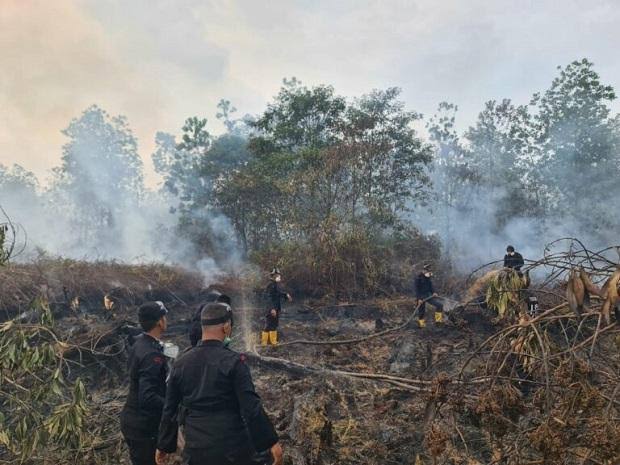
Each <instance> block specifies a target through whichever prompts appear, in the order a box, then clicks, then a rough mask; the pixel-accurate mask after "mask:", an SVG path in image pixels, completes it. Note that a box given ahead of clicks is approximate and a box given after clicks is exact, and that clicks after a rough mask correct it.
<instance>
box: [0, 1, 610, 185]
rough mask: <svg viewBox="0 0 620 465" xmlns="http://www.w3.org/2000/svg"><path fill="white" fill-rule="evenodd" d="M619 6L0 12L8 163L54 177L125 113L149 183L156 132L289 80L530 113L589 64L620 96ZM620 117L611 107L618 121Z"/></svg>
mask: <svg viewBox="0 0 620 465" xmlns="http://www.w3.org/2000/svg"><path fill="white" fill-rule="evenodd" d="M618 3H620V2H619V0H557V1H551V0H414V1H395V0H394V1H390V0H382V1H362V0H355V1H354V0H350V1H338V0H330V1H316V0H315V1H310V0H307V1H301V0H298V1H294V0H243V1H242V0H239V1H233V0H228V1H226V0H220V1H217V0H212V1H209V0H0V64H1V68H0V69H1V71H0V163H3V164H5V165H6V164H12V163H14V162H17V163H20V164H21V165H23V166H24V167H26V168H28V169H30V170H33V171H34V172H35V173H36V174H37V175H38V176H39V177H41V178H45V176H46V174H47V173H48V171H49V169H50V168H51V167H53V166H55V165H57V164H58V162H59V158H60V154H61V146H62V144H63V143H64V141H65V138H64V136H63V135H62V134H61V133H60V131H61V130H62V129H63V128H65V127H66V126H67V125H68V123H69V121H70V120H71V118H73V117H76V116H79V115H80V113H81V112H82V111H83V110H84V109H85V108H87V107H88V106H89V105H91V104H94V103H96V104H98V105H99V106H101V107H103V108H104V109H106V110H107V111H108V112H109V113H111V114H114V115H115V114H123V115H125V116H127V117H128V119H129V123H130V125H131V127H132V129H133V131H134V133H135V135H136V136H137V138H138V142H139V148H140V153H141V155H142V156H143V158H144V159H145V166H146V168H147V175H148V179H149V180H150V182H151V183H153V182H154V181H155V180H156V178H155V177H154V176H153V175H152V166H151V162H150V154H151V152H152V149H153V140H154V135H155V132H156V131H159V130H163V131H167V132H173V133H178V131H179V128H180V127H181V125H182V123H183V120H184V119H185V118H186V117H188V116H193V115H198V116H206V117H208V118H209V120H210V122H211V125H210V126H211V128H212V130H213V131H215V132H218V131H221V126H220V125H219V124H218V123H217V122H216V120H215V113H216V104H217V102H218V101H219V100H220V98H227V99H229V100H231V101H232V102H233V104H234V105H235V106H236V107H237V108H238V109H239V113H258V112H260V111H261V110H262V109H263V108H264V106H265V104H266V103H267V102H268V101H269V100H270V99H271V98H272V96H273V95H274V94H275V93H276V92H277V90H278V88H279V86H280V83H281V80H282V78H283V77H291V76H296V77H297V78H299V79H300V80H301V81H302V82H304V83H305V84H310V85H311V84H318V83H328V84H332V85H334V87H335V88H336V90H337V91H338V92H340V93H342V94H345V95H358V94H360V93H364V92H367V91H369V90H371V89H373V88H384V87H388V86H399V87H401V88H402V89H403V98H404V100H405V101H406V102H407V104H408V106H409V108H410V109H412V110H417V111H420V112H422V113H424V114H425V115H427V116H430V115H431V114H432V113H433V111H434V109H435V108H436V105H437V103H438V102H440V101H442V100H447V101H450V102H454V103H456V104H458V105H459V107H460V114H461V116H460V125H461V127H466V126H467V125H468V124H470V123H471V122H472V121H473V120H474V119H475V116H476V114H477V112H478V111H479V110H480V109H481V108H482V106H483V103H484V102H485V101H486V100H489V99H493V98H503V97H510V98H512V99H513V100H515V101H517V102H519V103H526V102H527V101H528V99H529V96H530V95H531V94H532V93H533V92H535V91H539V90H544V89H545V88H546V87H547V86H548V85H549V83H550V81H551V79H552V78H553V77H554V75H555V74H556V69H555V68H556V66H557V65H564V64H566V63H568V62H570V61H572V60H574V59H578V58H582V57H588V58H589V59H591V60H592V61H594V63H595V65H596V69H597V71H598V72H599V73H600V74H601V75H602V78H603V81H604V82H606V83H609V84H611V85H613V86H614V87H615V88H616V89H617V90H619V91H620V59H619V58H618V57H619V56H620V55H619V54H618V47H617V46H618V43H619V42H620V28H619V27H618V25H619V24H620V8H618ZM617 108H618V106H615V109H617Z"/></svg>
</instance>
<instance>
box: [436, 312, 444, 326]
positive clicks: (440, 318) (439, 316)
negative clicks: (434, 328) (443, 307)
mask: <svg viewBox="0 0 620 465" xmlns="http://www.w3.org/2000/svg"><path fill="white" fill-rule="evenodd" d="M435 323H443V313H442V312H435Z"/></svg>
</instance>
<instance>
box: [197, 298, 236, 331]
mask: <svg viewBox="0 0 620 465" xmlns="http://www.w3.org/2000/svg"><path fill="white" fill-rule="evenodd" d="M232 319H233V316H232V308H230V305H228V304H227V303H225V302H213V303H207V304H204V305H203V306H202V310H200V324H201V325H202V326H215V325H220V324H222V323H226V322H227V321H230V322H231V323H232Z"/></svg>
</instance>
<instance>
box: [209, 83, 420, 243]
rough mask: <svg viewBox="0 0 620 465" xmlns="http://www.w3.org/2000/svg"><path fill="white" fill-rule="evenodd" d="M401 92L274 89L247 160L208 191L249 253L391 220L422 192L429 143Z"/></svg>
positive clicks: (391, 223)
mask: <svg viewBox="0 0 620 465" xmlns="http://www.w3.org/2000/svg"><path fill="white" fill-rule="evenodd" d="M398 95H399V90H398V89H388V90H386V91H375V92H373V93H371V94H369V95H365V96H362V97H361V98H359V99H357V100H355V101H354V102H352V103H347V102H346V100H345V99H344V98H342V97H340V96H337V95H335V93H334V90H333V88H331V87H328V86H319V87H315V88H312V89H308V88H306V87H303V86H301V85H300V84H299V83H298V82H294V83H289V84H288V85H286V86H285V87H283V88H282V90H281V91H280V94H278V96H277V97H276V99H275V101H274V102H273V103H272V104H270V105H269V106H268V109H267V111H266V112H265V113H264V114H263V115H262V116H261V117H260V118H259V119H258V120H257V121H256V122H255V123H253V126H254V127H255V128H256V129H257V130H258V133H257V135H255V136H254V137H252V138H251V139H250V141H249V150H250V152H251V155H252V157H251V159H250V161H249V162H248V163H247V165H244V166H243V167H241V169H239V171H238V172H237V173H235V174H233V175H232V176H231V177H230V178H229V179H228V180H227V182H226V183H222V187H223V189H221V190H216V193H215V194H216V199H217V201H218V206H219V207H220V208H221V210H222V211H223V212H224V213H226V214H227V215H228V216H229V217H230V218H231V220H232V221H233V224H234V225H235V226H236V227H237V230H238V232H239V235H240V237H242V238H243V241H244V244H245V245H246V247H247V249H249V250H258V249H261V248H262V247H264V246H268V245H270V244H271V243H273V242H276V241H280V240H288V239H294V240H296V241H309V242H310V243H315V244H316V243H317V241H318V240H319V239H318V238H319V237H320V236H321V235H335V234H336V233H337V232H338V230H339V229H340V230H344V231H348V232H351V230H352V228H353V227H357V225H360V224H361V225H366V226H369V227H373V226H379V225H380V226H383V227H391V226H395V225H396V224H398V223H399V221H400V218H401V217H400V213H402V212H404V211H406V210H407V209H408V208H409V207H410V206H411V205H413V203H414V202H416V201H422V200H424V199H425V198H426V195H427V187H428V184H429V180H428V177H427V175H426V174H425V171H424V169H425V166H426V165H427V164H428V163H429V162H430V160H431V152H430V147H429V146H428V145H427V144H425V143H424V142H422V140H421V139H419V138H418V137H417V135H416V132H415V130H414V129H413V128H412V125H413V123H415V122H416V121H417V120H418V119H419V117H420V116H419V115H418V114H416V113H412V112H407V111H405V110H404V108H403V104H402V102H400V101H399V100H398Z"/></svg>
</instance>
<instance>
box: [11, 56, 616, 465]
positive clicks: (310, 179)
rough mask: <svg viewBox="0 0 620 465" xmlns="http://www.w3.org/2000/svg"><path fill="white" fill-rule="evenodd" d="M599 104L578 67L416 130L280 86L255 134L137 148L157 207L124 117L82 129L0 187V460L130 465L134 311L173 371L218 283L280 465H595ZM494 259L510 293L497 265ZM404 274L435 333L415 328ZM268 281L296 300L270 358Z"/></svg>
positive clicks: (189, 136)
mask: <svg viewBox="0 0 620 465" xmlns="http://www.w3.org/2000/svg"><path fill="white" fill-rule="evenodd" d="M613 99H615V93H614V90H613V89H612V88H611V87H609V86H607V85H605V84H604V83H602V82H601V80H600V77H599V76H598V74H597V73H596V71H595V69H594V66H593V64H592V63H590V62H589V61H587V60H581V61H576V62H573V63H570V64H569V65H567V66H566V67H563V68H560V69H559V71H558V76H557V78H556V79H555V80H554V81H553V82H552V83H551V84H550V86H549V88H548V89H546V90H543V91H541V92H540V93H536V94H534V95H533V96H532V99H531V101H530V102H523V103H514V102H511V101H510V100H508V99H506V100H503V101H501V102H496V101H492V102H488V103H487V104H486V105H485V107H484V109H483V110H482V111H481V113H480V115H479V118H478V120H477V122H476V123H475V124H474V125H473V126H472V127H471V128H469V129H468V130H466V131H464V132H463V133H459V132H458V131H457V130H456V129H455V124H456V121H457V118H458V111H457V106H456V105H454V104H450V103H442V104H440V105H439V108H438V111H437V114H436V115H433V116H431V117H428V118H424V117H423V116H422V115H420V114H418V113H416V112H414V111H410V110H408V109H406V107H405V105H404V103H403V102H402V101H401V100H400V98H399V90H398V89H394V88H390V89H385V90H375V91H372V92H370V93H368V94H366V95H362V96H359V97H358V98H353V99H346V98H343V97H342V96H340V95H338V94H337V93H336V91H335V89H333V88H332V87H330V86H327V85H325V86H316V87H312V88H308V87H306V86H304V85H302V83H301V82H299V81H297V80H296V79H292V80H285V81H284V83H283V86H282V88H281V90H280V92H279V93H278V95H276V96H275V97H274V99H273V101H272V102H271V103H270V104H269V105H268V106H267V108H266V109H265V111H264V112H263V113H262V114H260V115H255V116H245V117H243V118H236V110H235V108H234V107H233V106H232V104H231V103H230V102H228V101H226V100H223V101H222V102H221V103H220V105H219V106H218V114H217V118H219V119H221V120H222V122H224V125H225V127H226V129H227V130H226V132H225V133H224V134H221V135H217V136H215V135H213V134H211V133H209V131H208V128H207V121H206V119H203V118H198V117H191V118H188V119H187V120H186V121H185V123H184V124H183V126H182V128H181V131H180V133H179V134H178V135H172V134H165V133H158V134H156V136H155V140H156V150H155V152H154V153H153V155H152V160H153V163H154V166H155V168H156V170H157V172H158V173H159V174H160V175H161V178H162V184H161V185H160V186H158V188H157V189H153V188H151V187H147V186H145V183H144V180H143V166H142V163H143V161H142V159H141V158H140V157H139V156H138V152H137V141H136V140H135V138H134V137H133V135H132V133H131V129H130V126H129V123H128V122H127V121H126V119H125V118H123V117H121V116H111V115H109V114H107V113H106V112H105V111H104V110H103V109H101V108H100V107H97V106H92V107H90V108H88V109H86V110H85V112H84V113H83V114H82V115H79V116H78V117H76V119H75V120H73V121H71V122H70V123H69V125H68V126H67V128H66V129H65V130H64V134H65V135H66V136H67V142H66V144H65V145H64V146H63V147H62V157H61V162H60V164H59V166H58V167H57V168H56V169H55V170H54V172H53V173H52V175H51V178H50V180H49V181H48V182H45V183H42V182H40V181H39V180H37V179H36V178H35V177H34V176H33V175H32V174H31V173H29V172H27V171H26V170H24V169H23V168H21V167H19V166H13V167H10V168H7V167H0V204H1V205H2V207H3V212H2V214H3V216H4V217H3V218H2V219H0V223H1V229H0V251H1V253H0V315H2V317H1V318H2V321H3V323H2V324H1V325H0V347H1V348H2V351H3V354H5V356H4V357H2V361H1V362H0V369H1V372H0V377H1V378H0V379H1V380H2V383H1V387H0V403H1V404H2V409H1V412H0V460H2V461H5V462H6V463H11V464H13V463H15V464H17V463H29V464H46V463H57V464H64V463H69V462H71V463H76V457H77V458H78V459H77V463H89V464H90V463H94V464H118V463H127V460H128V459H127V455H126V450H125V448H124V444H123V441H122V437H121V435H120V432H119V429H118V421H117V419H118V414H119V411H120V408H121V407H122V403H123V400H124V396H125V394H126V389H127V386H126V380H125V377H126V372H125V367H124V362H125V357H126V349H127V343H128V342H127V340H128V337H130V336H131V334H132V332H133V331H135V327H136V325H135V314H136V308H137V306H138V305H139V304H140V303H141V302H144V301H146V300H152V299H157V300H162V301H164V302H165V303H166V305H167V306H168V307H169V308H170V309H171V327H170V331H169V334H168V335H167V338H168V339H169V340H171V341H174V342H176V343H177V344H178V345H179V346H181V347H182V348H183V347H185V346H186V345H187V338H186V333H187V330H188V325H189V320H190V318H191V316H192V315H193V313H194V312H195V310H196V305H198V304H199V303H200V301H201V298H202V297H203V296H204V293H205V292H207V291H208V289H209V288H210V287H212V286H215V287H217V288H218V289H220V290H223V291H226V292H227V293H229V294H231V295H232V296H233V302H234V307H235V311H236V312H238V314H239V321H240V323H241V324H240V326H241V329H238V328H237V327H236V329H235V331H236V336H235V340H234V348H236V349H239V350H244V351H247V352H248V358H249V360H250V362H251V364H252V368H253V370H254V374H255V377H256V384H257V387H258V389H259V392H260V393H261V395H262V396H263V398H264V401H265V405H266V408H267V410H268V412H269V414H270V416H271V418H272V419H273V420H274V423H275V424H276V427H277V429H278V431H279V433H280V435H281V437H282V440H283V443H284V447H285V450H286V461H287V463H289V464H296V465H298V464H304V465H319V464H324V465H327V464H372V463H378V462H382V463H399V464H400V463H403V464H415V465H419V464H430V463H433V464H435V463H442V464H468V465H473V464H478V463H480V464H482V463H485V464H486V463H494V464H495V463H497V464H499V463H504V464H515V465H516V464H519V465H525V464H534V463H545V464H557V465H560V464H571V465H572V464H577V463H579V464H585V463H594V464H605V465H610V464H612V463H616V462H617V459H618V456H619V455H620V451H619V450H618V441H617V440H616V439H615V438H617V437H618V435H619V434H620V426H619V423H618V405H619V400H618V396H619V395H620V392H618V385H619V381H620V378H619V376H620V375H619V373H620V360H619V358H618V347H619V346H618V343H619V342H618V341H619V339H618V338H619V337H620V335H619V334H618V326H617V318H618V313H619V312H620V309H619V307H618V271H617V269H618V263H619V262H620V257H619V256H618V252H617V251H618V247H617V245H618V240H617V231H618V230H619V226H620V211H619V210H618V202H617V199H618V198H619V194H620V183H618V174H619V172H620V170H619V168H620V147H619V145H618V144H619V141H620V139H619V137H620V132H619V131H620V128H619V127H618V122H619V119H618V116H617V115H613V114H612V113H611V111H610V109H609V103H610V102H611V101H612V100H613ZM420 127H425V130H424V131H419V130H416V129H414V128H420ZM509 243H512V244H513V245H515V247H516V248H517V250H519V251H521V252H522V253H523V254H524V256H525V258H526V265H525V270H526V271H527V273H526V274H525V275H524V276H520V275H518V274H517V273H514V272H510V271H507V270H503V269H502V267H501V262H499V263H498V259H500V258H501V256H502V255H503V252H504V250H505V247H506V245H507V244H509ZM425 264H432V265H433V267H434V268H435V271H436V273H435V282H436V286H437V290H438V291H439V293H440V294H441V295H442V296H443V297H444V298H445V299H446V300H445V302H446V310H447V316H448V317H449V318H448V321H447V322H446V324H445V325H443V326H433V325H432V324H431V323H430V322H429V324H428V326H427V328H426V329H424V330H421V329H418V328H417V326H416V325H415V324H414V323H415V322H416V320H417V306H416V305H417V304H416V301H415V299H414V298H413V296H412V283H413V279H414V277H415V276H416V274H417V273H419V272H420V270H421V269H422V266H423V265H425ZM274 266H277V267H279V268H280V269H281V270H282V272H283V275H284V277H285V285H286V286H287V288H288V290H290V291H291V293H292V294H293V295H294V296H295V302H294V303H293V304H292V305H291V306H289V307H288V308H286V309H285V313H284V316H283V318H282V334H281V340H282V343H281V344H280V346H279V347H276V348H272V349H270V350H268V349H263V348H261V347H257V345H256V339H255V335H257V334H258V331H259V329H260V326H261V324H262V320H261V318H262V314H263V313H264V310H265V308H264V307H265V305H266V304H265V302H264V300H262V296H261V289H262V288H264V285H265V278H266V276H265V270H269V269H271V268H272V267H274ZM533 302H535V303H536V306H533ZM235 318H237V317H235Z"/></svg>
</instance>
